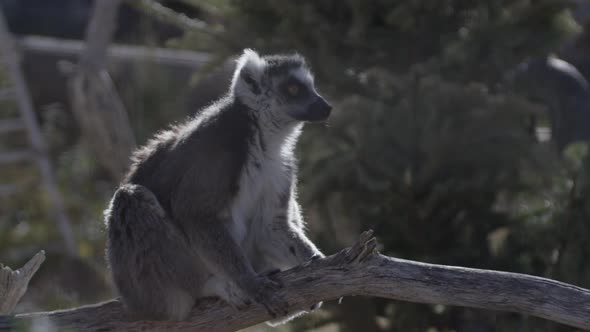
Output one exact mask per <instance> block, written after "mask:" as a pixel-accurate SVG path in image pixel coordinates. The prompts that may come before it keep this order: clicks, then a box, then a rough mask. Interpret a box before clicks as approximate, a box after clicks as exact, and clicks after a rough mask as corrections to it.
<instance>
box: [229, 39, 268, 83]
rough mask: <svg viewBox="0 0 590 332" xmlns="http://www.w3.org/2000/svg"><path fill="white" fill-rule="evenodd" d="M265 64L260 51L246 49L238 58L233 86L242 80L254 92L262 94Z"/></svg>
mask: <svg viewBox="0 0 590 332" xmlns="http://www.w3.org/2000/svg"><path fill="white" fill-rule="evenodd" d="M264 66H265V61H264V59H262V58H261V57H260V55H258V53H256V52H255V51H253V50H252V49H249V48H247V49H245V50H244V52H243V53H242V55H241V56H240V57H239V58H238V60H237V65H236V71H235V73H234V77H233V80H232V87H233V88H235V87H236V84H237V83H238V80H242V81H243V82H244V83H246V84H247V85H248V87H249V89H250V90H251V91H252V92H253V93H254V94H260V93H261V88H260V81H261V78H262V73H263V71H264Z"/></svg>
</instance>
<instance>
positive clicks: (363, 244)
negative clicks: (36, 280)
mask: <svg viewBox="0 0 590 332" xmlns="http://www.w3.org/2000/svg"><path fill="white" fill-rule="evenodd" d="M375 246H376V242H375V239H374V238H373V237H372V236H371V232H365V233H363V234H362V235H361V237H360V239H359V241H358V242H357V243H356V244H355V245H353V246H352V247H351V248H348V249H345V250H342V251H341V252H339V253H337V254H335V255H332V256H329V257H326V258H324V259H319V260H316V261H313V262H310V263H307V264H305V265H302V266H299V267H296V268H294V269H291V270H288V271H284V272H281V273H280V274H279V275H278V276H279V277H280V278H281V280H282V281H283V282H284V284H285V285H286V286H285V288H284V289H283V290H282V291H281V295H283V296H285V298H286V299H287V300H288V302H289V303H290V309H291V310H301V309H302V308H309V307H310V306H311V305H313V304H314V303H317V302H319V301H325V300H333V299H338V298H340V297H342V296H353V295H363V296H374V297H382V298H389V299H396V300H403V301H410V302H419V303H437V304H445V305H456V306H466V307H473V308H481V309H488V310H499V311H510V312H516V313H521V314H526V315H531V316H536V317H541V318H545V319H549V320H552V321H556V322H560V323H563V324H566V325H570V326H574V327H577V328H580V329H584V330H590V290H586V289H583V288H579V287H576V286H572V285H568V284H565V283H561V282H558V281H554V280H549V279H544V278H539V277H534V276H528V275H524V274H517V273H506V272H497V271H487V270H477V269H469V268H462V267H452V266H442V265H433V264H424V263H419V262H413V261H407V260H402V259H396V258H391V257H387V256H383V255H381V254H378V253H377V252H376V251H375ZM344 301H346V299H344ZM270 318H271V317H270V316H269V315H268V313H267V312H266V310H265V309H264V308H263V307H262V306H259V305H251V306H250V307H248V308H246V309H244V310H241V311H237V310H235V309H233V308H231V307H230V306H228V305H226V304H225V303H223V302H221V301H218V300H214V299H203V300H201V301H200V302H199V303H198V305H197V306H196V308H195V309H194V310H193V312H192V314H191V317H190V318H189V319H188V320H186V321H181V322H172V321H160V322H157V321H133V320H132V319H130V318H129V317H128V316H127V315H126V314H125V312H124V308H123V307H122V305H121V303H120V302H118V301H116V300H112V301H109V302H105V303H100V304H96V305H90V306H84V307H80V308H74V309H69V310H61V311H54V312H41V313H31V314H23V315H17V316H16V317H15V319H14V323H18V324H23V323H27V322H30V321H31V320H34V319H44V320H46V321H47V322H49V323H50V324H53V325H54V326H55V327H56V328H58V329H59V330H65V329H68V328H72V329H74V330H81V331H103V332H104V331H165V330H170V331H235V330H238V329H242V328H245V327H248V326H252V325H254V324H257V323H260V322H264V321H266V320H269V319H270Z"/></svg>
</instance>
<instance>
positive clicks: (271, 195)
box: [230, 156, 292, 242]
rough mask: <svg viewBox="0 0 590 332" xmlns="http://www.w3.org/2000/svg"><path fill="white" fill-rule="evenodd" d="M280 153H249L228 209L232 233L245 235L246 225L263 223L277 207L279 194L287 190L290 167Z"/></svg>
mask: <svg viewBox="0 0 590 332" xmlns="http://www.w3.org/2000/svg"><path fill="white" fill-rule="evenodd" d="M288 165H289V163H288V159H286V158H285V157H284V156H277V157H276V158H268V157H259V156H250V158H249V160H248V162H247V163H246V164H245V166H244V169H243V170H242V173H241V176H240V182H239V190H238V192H237V194H236V196H235V197H234V199H233V201H232V203H231V207H230V211H231V212H230V213H231V217H232V228H233V233H234V237H235V238H236V240H238V241H239V242H241V241H243V240H245V239H246V238H247V237H248V233H249V229H250V228H258V227H264V226H265V225H263V224H265V223H268V222H270V220H272V218H273V217H274V216H275V215H276V214H277V210H278V209H280V208H284V207H281V204H280V198H281V197H282V196H284V194H285V192H288V191H289V190H290V186H291V178H292V170H291V168H290V167H289V166H288Z"/></svg>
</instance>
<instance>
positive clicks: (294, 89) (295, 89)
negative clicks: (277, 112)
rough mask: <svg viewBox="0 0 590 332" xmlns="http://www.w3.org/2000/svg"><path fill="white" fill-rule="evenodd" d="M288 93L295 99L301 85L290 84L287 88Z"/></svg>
mask: <svg viewBox="0 0 590 332" xmlns="http://www.w3.org/2000/svg"><path fill="white" fill-rule="evenodd" d="M287 92H289V94H290V95H291V96H293V97H295V96H297V95H298V94H299V85H297V84H289V86H287Z"/></svg>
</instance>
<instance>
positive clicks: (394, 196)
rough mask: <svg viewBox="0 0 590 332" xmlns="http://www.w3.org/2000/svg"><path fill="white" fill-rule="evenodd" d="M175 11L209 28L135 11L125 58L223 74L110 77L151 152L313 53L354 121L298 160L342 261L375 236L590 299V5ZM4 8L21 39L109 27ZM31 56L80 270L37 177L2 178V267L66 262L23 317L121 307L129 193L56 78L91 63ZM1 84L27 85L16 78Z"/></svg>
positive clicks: (119, 68)
mask: <svg viewBox="0 0 590 332" xmlns="http://www.w3.org/2000/svg"><path fill="white" fill-rule="evenodd" d="M160 3H161V4H162V5H163V6H165V8H168V9H170V10H173V11H174V12H175V13H176V14H184V15H186V16H187V17H188V18H190V19H192V20H193V22H199V24H186V20H184V19H183V18H182V16H177V17H175V18H171V17H168V18H163V17H161V16H159V15H155V13H154V12H153V11H150V10H149V4H150V2H146V1H127V2H124V3H123V4H122V6H121V8H120V11H119V16H118V20H117V30H116V32H115V39H114V42H115V43H117V44H129V45H142V46H148V47H150V48H164V47H165V48H168V49H173V50H179V51H180V50H190V51H194V52H200V53H195V54H206V55H207V59H208V61H206V62H204V63H203V64H202V65H199V66H196V67H190V68H188V69H187V68H183V67H182V66H164V65H154V64H153V63H149V62H146V61H134V62H126V63H115V62H111V63H110V67H109V69H110V73H111V75H112V76H113V79H114V82H115V85H116V88H117V91H118V93H119V95H120V96H121V98H122V100H123V104H124V105H125V108H126V109H127V111H128V114H129V118H130V122H131V126H132V129H133V132H134V135H135V137H136V139H137V142H138V144H142V143H143V142H145V140H146V139H147V138H148V137H149V136H150V135H151V134H152V133H153V132H154V131H156V130H158V129H160V128H163V127H165V126H166V125H167V124H168V123H170V122H174V121H179V120H182V119H183V118H184V117H186V116H187V115H190V114H194V113H195V112H198V109H199V107H201V106H203V105H205V104H207V103H208V102H210V101H211V100H213V99H215V98H216V97H217V96H219V95H221V94H222V93H224V92H225V89H226V87H227V84H228V82H229V73H230V72H231V70H232V62H231V58H232V57H233V56H235V55H236V54H237V53H239V52H240V51H241V50H242V49H243V48H246V47H250V48H254V49H256V50H257V51H259V52H261V53H264V54H267V53H274V52H292V51H296V52H299V53H301V54H302V55H304V56H305V57H306V58H307V59H308V61H309V62H310V64H311V66H312V69H313V71H314V73H315V76H316V82H317V86H318V87H319V89H320V91H321V92H323V93H324V94H325V95H327V96H328V99H329V100H330V101H331V102H332V103H333V104H334V105H335V112H334V113H333V117H332V118H331V119H330V120H329V121H328V122H327V124H326V125H313V126H312V125H309V126H307V128H306V131H305V133H304V135H303V137H302V140H301V142H300V144H299V146H298V149H299V156H300V163H301V167H300V185H301V188H300V196H301V199H302V205H303V207H304V212H305V216H306V220H307V222H308V224H309V227H308V228H309V232H310V235H311V237H312V238H313V239H314V241H315V242H316V243H318V245H319V247H320V248H322V250H323V251H324V252H325V253H327V254H331V253H334V252H336V251H337V250H339V249H341V248H343V247H345V246H348V245H350V244H351V243H352V242H353V241H354V240H355V239H356V237H357V235H358V234H359V232H361V231H362V230H365V229H367V228H372V229H374V230H375V231H376V234H377V237H378V240H379V242H380V245H381V247H380V251H382V252H383V253H384V254H387V255H392V256H395V257H400V258H406V259H412V260H418V261H423V262H429V263H437V264H446V265H460V266H466V267H475V268H484V269H495V270H502V271H512V272H521V273H528V274H533V275H537V276H543V277H548V278H553V279H557V280H560V281H564V282H568V283H572V284H575V285H578V286H581V287H585V288H590V263H589V262H588V260H587V257H588V256H589V255H590V242H589V241H588V240H587V239H588V238H589V236H590V223H589V222H590V220H589V217H590V155H589V154H588V153H587V150H588V148H587V143H586V141H587V139H588V138H590V90H589V87H588V83H587V81H586V77H588V75H590V53H588V52H586V51H587V50H588V48H589V47H590V38H589V35H588V32H589V31H588V29H589V28H590V25H587V23H588V18H589V17H590V15H589V12H590V3H588V2H587V1H565V0H499V1H498V0H438V1H434V0H406V1H387V0H369V1H363V0H347V1H337V0H322V1H311V0H306V1H289V0H183V1H181V0H178V1H160ZM151 4H153V3H151ZM0 6H1V7H2V9H3V10H4V13H5V15H6V17H7V19H8V23H9V26H10V29H11V30H12V31H13V32H14V33H15V34H17V36H21V37H22V36H23V35H44V36H50V37H55V38H65V39H79V40H82V39H83V38H84V31H85V28H86V25H87V23H88V20H89V17H90V15H91V13H92V1H88V0H84V1H82V0H69V1H68V0H60V1H55V0H54V1H50V2H48V1H43V0H20V1H18V0H14V1H11V0H0ZM146 6H147V7H146ZM146 8H147V9H146ZM183 22H184V23H183ZM22 56H23V69H24V71H25V75H26V78H27V83H28V84H29V88H30V89H31V92H32V95H33V99H34V100H33V101H34V104H35V106H36V110H37V115H38V119H39V121H40V123H41V124H42V128H43V134H44V135H45V137H46V141H47V142H48V144H49V146H50V153H51V158H52V161H53V163H54V166H55V169H56V173H57V176H58V180H59V186H60V189H61V193H62V194H63V196H64V199H65V202H66V208H67V213H68V216H69V217H70V219H71V220H72V222H73V228H74V231H75V234H76V241H77V251H78V252H77V254H76V255H68V254H66V253H65V252H64V249H63V243H62V239H61V237H60V234H59V232H58V229H57V227H55V222H54V220H52V218H51V214H50V213H49V212H48V211H49V210H50V208H51V207H50V205H49V203H48V201H47V198H46V197H45V196H46V194H45V192H44V191H43V189H42V187H40V185H39V182H40V181H39V174H38V172H37V171H36V169H35V167H34V164H30V163H20V164H10V165H0V167H1V168H0V185H4V184H12V187H14V188H16V190H6V191H5V192H0V193H1V195H0V262H3V263H6V264H8V265H9V266H14V267H17V266H20V264H21V263H22V262H24V261H25V260H26V259H28V258H29V257H31V256H32V255H33V254H34V253H35V252H37V251H38V250H40V249H45V250H46V251H47V252H48V260H47V262H46V263H45V264H44V266H43V267H42V268H41V270H40V271H39V273H38V274H37V275H36V276H35V278H34V279H33V281H32V283H31V286H30V288H29V291H28V293H27V295H26V296H25V299H24V300H23V301H22V303H21V305H20V307H19V310H20V311H30V310H50V309H55V308H62V307H64V306H73V305H79V304H85V303H91V302H95V301H97V300H101V299H106V298H109V297H111V296H113V294H112V292H111V288H110V286H109V280H108V271H107V270H106V268H105V262H104V242H105V239H104V237H105V234H104V226H103V223H102V211H103V210H104V208H105V207H106V204H107V202H108V200H109V199H110V196H111V195H112V193H113V192H114V190H115V188H116V185H117V179H115V178H113V177H112V176H111V175H110V174H109V173H108V172H107V170H105V167H104V165H101V163H100V162H99V161H98V160H97V158H96V157H95V154H94V153H93V152H92V151H91V149H89V148H88V146H87V144H86V143H85V140H84V139H83V133H81V131H80V127H79V126H78V125H77V122H76V120H75V117H74V116H72V111H71V109H70V104H69V102H68V99H67V93H66V77H64V75H63V74H61V73H60V72H59V71H58V70H57V66H56V63H57V61H58V60H61V59H69V60H73V59H75V57H73V56H71V55H69V56H65V55H63V54H62V55H48V54H41V53H35V52H33V51H29V52H27V51H23V53H22ZM564 61H567V62H564ZM0 82H1V84H4V85H6V84H9V82H8V81H7V80H6V77H5V76H4V75H2V73H1V72H0ZM15 114H18V112H17V109H16V105H14V103H12V102H10V101H6V102H0V117H10V116H13V115H15ZM26 142H27V141H26V136H25V135H24V134H23V135H16V134H15V135H5V136H2V137H1V139H0V151H2V150H5V149H10V148H15V147H20V146H23V145H26V144H27V143H26ZM260 329H264V327H260ZM284 329H286V330H293V331H304V330H314V329H317V330H322V329H329V330H335V331H369V332H370V331H428V332H435V331H441V332H442V331H474V332H475V331H478V332H479V331H482V332H483V331H574V329H572V328H568V327H564V326H561V325H558V324H556V323H550V322H547V321H543V320H540V319H536V318H531V317H525V316H521V315H516V314H507V313H497V312H488V311H481V310H472V309H466V308H458V307H445V306H440V305H423V304H411V303H405V302H395V301H386V300H381V299H371V298H358V297H350V298H344V300H343V302H342V303H341V304H336V303H327V304H326V305H325V306H324V307H323V309H322V311H321V312H320V313H317V314H314V315H308V316H306V317H304V318H301V319H298V320H296V321H294V322H293V323H292V324H290V325H289V326H288V327H285V328H284Z"/></svg>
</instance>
